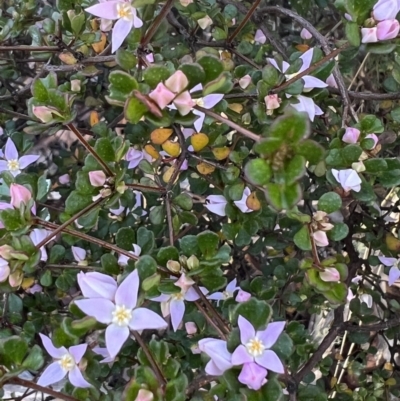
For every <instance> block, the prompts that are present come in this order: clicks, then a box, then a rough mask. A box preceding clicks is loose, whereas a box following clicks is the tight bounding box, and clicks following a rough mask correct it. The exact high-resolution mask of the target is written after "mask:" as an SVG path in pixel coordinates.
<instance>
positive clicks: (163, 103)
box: [149, 82, 175, 110]
mask: <svg viewBox="0 0 400 401" xmlns="http://www.w3.org/2000/svg"><path fill="white" fill-rule="evenodd" d="M149 97H150V99H152V100H154V101H155V102H156V103H157V105H158V107H159V108H160V109H161V110H162V109H165V108H166V107H167V105H169V104H170V103H171V102H172V100H173V99H174V97H175V94H174V93H172V92H171V91H170V90H169V89H168V88H167V87H166V86H165V85H164V84H163V83H162V82H160V83H159V84H158V85H157V87H156V89H154V90H153V91H152V92H150V94H149Z"/></svg>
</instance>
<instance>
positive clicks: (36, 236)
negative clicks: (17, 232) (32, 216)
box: [29, 228, 52, 262]
mask: <svg viewBox="0 0 400 401" xmlns="http://www.w3.org/2000/svg"><path fill="white" fill-rule="evenodd" d="M50 234H51V231H49V230H45V229H43V228H34V229H33V230H32V231H31V233H30V234H29V238H30V239H31V241H32V243H33V245H38V244H39V243H40V242H42V241H43V240H44V239H45V238H47V237H48V236H49V235H50ZM51 240H52V239H50V240H49V241H47V242H46V244H48V243H49V242H50V241H51ZM46 244H44V245H43V246H42V247H41V248H40V254H41V256H40V260H41V261H42V262H47V251H46V248H45V246H46Z"/></svg>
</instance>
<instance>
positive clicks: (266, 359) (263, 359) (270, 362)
mask: <svg viewBox="0 0 400 401" xmlns="http://www.w3.org/2000/svg"><path fill="white" fill-rule="evenodd" d="M255 360H256V362H257V363H258V364H259V365H260V366H263V367H264V368H266V369H268V370H272V371H273V372H275V373H285V368H284V366H283V364H282V362H281V360H280V359H279V358H278V355H276V354H275V352H274V351H271V350H265V351H264V352H263V353H262V355H260V356H257V357H256V358H255Z"/></svg>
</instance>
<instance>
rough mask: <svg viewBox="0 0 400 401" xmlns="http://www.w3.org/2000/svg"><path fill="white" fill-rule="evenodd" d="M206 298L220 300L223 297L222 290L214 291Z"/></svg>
mask: <svg viewBox="0 0 400 401" xmlns="http://www.w3.org/2000/svg"><path fill="white" fill-rule="evenodd" d="M207 299H211V300H212V301H222V300H223V299H225V297H224V294H223V293H222V292H214V294H211V295H209V296H208V297H207Z"/></svg>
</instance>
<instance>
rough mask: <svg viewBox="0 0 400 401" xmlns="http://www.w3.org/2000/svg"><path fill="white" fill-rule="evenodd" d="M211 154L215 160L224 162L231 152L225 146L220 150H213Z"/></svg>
mask: <svg viewBox="0 0 400 401" xmlns="http://www.w3.org/2000/svg"><path fill="white" fill-rule="evenodd" d="M212 152H213V153H214V157H215V158H216V159H217V160H224V159H226V158H227V157H228V156H229V153H230V152H231V150H230V148H228V147H227V146H224V147H222V148H214V149H213V150H212Z"/></svg>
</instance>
